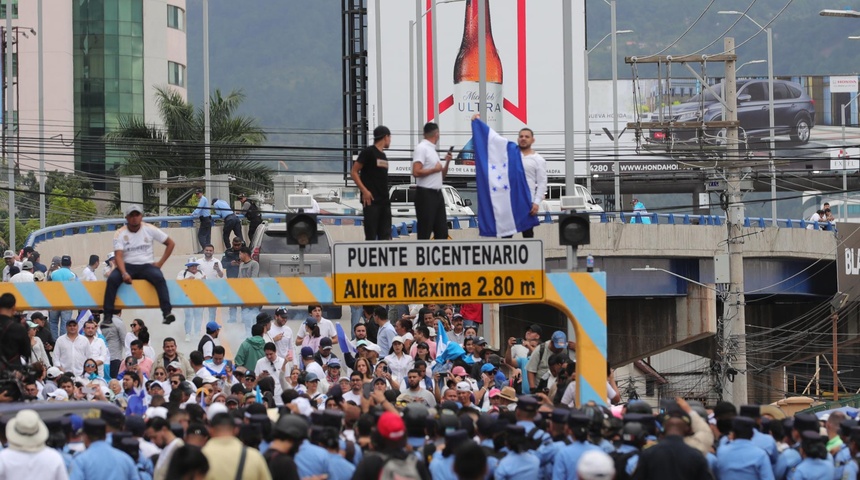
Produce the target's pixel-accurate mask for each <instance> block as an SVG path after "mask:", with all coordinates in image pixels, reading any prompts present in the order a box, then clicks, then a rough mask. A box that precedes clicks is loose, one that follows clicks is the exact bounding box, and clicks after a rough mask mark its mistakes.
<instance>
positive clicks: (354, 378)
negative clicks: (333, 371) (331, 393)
mask: <svg viewBox="0 0 860 480" xmlns="http://www.w3.org/2000/svg"><path fill="white" fill-rule="evenodd" d="M349 388H350V389H349V391H348V392H345V393H344V394H343V401H344V402H349V401H352V402H353V403H355V404H356V405H358V406H361V397H362V395H364V392H363V389H364V381H363V380H362V379H361V374H360V373H358V372H352V375H350V376H349Z"/></svg>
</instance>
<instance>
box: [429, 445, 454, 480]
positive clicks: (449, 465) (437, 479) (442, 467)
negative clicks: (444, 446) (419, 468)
mask: <svg viewBox="0 0 860 480" xmlns="http://www.w3.org/2000/svg"><path fill="white" fill-rule="evenodd" d="M454 457H455V455H454V454H451V455H448V456H447V457H446V456H444V455H442V453H441V452H437V454H436V455H433V461H431V462H430V476H431V477H433V480H457V474H456V473H454Z"/></svg>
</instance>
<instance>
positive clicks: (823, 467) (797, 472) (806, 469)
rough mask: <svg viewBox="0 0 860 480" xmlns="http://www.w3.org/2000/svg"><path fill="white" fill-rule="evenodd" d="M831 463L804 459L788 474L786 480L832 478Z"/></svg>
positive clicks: (816, 459)
mask: <svg viewBox="0 0 860 480" xmlns="http://www.w3.org/2000/svg"><path fill="white" fill-rule="evenodd" d="M833 470H834V468H833V461H832V460H822V459H820V458H804V459H803V461H802V462H800V464H799V465H798V466H797V468H795V469H794V471H790V472H788V480H821V479H822V478H833Z"/></svg>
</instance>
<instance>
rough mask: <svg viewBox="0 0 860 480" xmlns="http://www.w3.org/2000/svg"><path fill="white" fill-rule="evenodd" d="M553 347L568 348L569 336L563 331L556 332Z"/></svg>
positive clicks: (553, 336)
mask: <svg viewBox="0 0 860 480" xmlns="http://www.w3.org/2000/svg"><path fill="white" fill-rule="evenodd" d="M552 346H553V347H555V348H566V347H567V335H565V334H564V332H562V331H561V330H556V331H555V332H553V334H552Z"/></svg>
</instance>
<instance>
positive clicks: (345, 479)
mask: <svg viewBox="0 0 860 480" xmlns="http://www.w3.org/2000/svg"><path fill="white" fill-rule="evenodd" d="M327 453H328V457H329V475H328V480H350V479H351V478H352V474H353V473H355V465H353V464H351V463H349V460H347V459H345V458H343V457H341V456H340V455H339V454H337V453H331V452H327Z"/></svg>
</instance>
